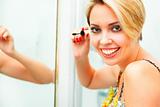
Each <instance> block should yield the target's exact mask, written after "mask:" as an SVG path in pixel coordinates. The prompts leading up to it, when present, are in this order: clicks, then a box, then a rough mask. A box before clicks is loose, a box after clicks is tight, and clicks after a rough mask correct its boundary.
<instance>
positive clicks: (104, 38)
mask: <svg viewBox="0 0 160 107" xmlns="http://www.w3.org/2000/svg"><path fill="white" fill-rule="evenodd" d="M112 42H113V40H112V38H111V37H110V36H109V35H107V34H106V33H105V34H102V36H101V38H100V43H101V44H111V43H112Z"/></svg>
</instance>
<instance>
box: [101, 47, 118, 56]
mask: <svg viewBox="0 0 160 107" xmlns="http://www.w3.org/2000/svg"><path fill="white" fill-rule="evenodd" d="M100 50H101V53H102V55H103V56H104V57H105V58H113V57H115V56H116V55H117V53H118V51H119V50H120V47H116V48H101V49H100Z"/></svg>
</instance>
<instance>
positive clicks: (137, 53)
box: [119, 46, 143, 71]
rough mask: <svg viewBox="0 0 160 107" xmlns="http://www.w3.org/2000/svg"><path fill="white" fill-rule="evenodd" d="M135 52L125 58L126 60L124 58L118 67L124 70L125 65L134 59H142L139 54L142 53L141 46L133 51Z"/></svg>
mask: <svg viewBox="0 0 160 107" xmlns="http://www.w3.org/2000/svg"><path fill="white" fill-rule="evenodd" d="M134 53H135V54H133V55H131V57H129V58H126V59H127V60H125V61H124V62H122V63H121V64H119V66H120V68H121V70H122V71H124V70H125V68H126V66H127V65H128V64H130V63H132V62H134V61H137V60H141V59H143V58H142V57H141V56H142V55H141V54H142V48H141V47H140V46H139V47H138V49H136V51H134Z"/></svg>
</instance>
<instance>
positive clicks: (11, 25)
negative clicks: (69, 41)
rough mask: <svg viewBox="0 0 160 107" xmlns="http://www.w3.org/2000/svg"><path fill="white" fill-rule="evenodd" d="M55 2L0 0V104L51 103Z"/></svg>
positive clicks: (37, 106) (29, 106)
mask: <svg viewBox="0 0 160 107" xmlns="http://www.w3.org/2000/svg"><path fill="white" fill-rule="evenodd" d="M55 4H56V3H55V1H52V0H45V1H39V0H34V1H32V0H14V1H12V0H1V2H0V26H1V27H0V36H1V40H0V48H1V51H0V58H1V62H0V63H1V68H0V70H1V71H0V72H1V74H0V84H1V88H0V94H1V97H0V106H1V107H53V105H54V104H53V103H54V93H53V92H54V87H53V86H54V85H53V80H54V76H53V74H54V72H53V71H54V70H53V69H54V59H55V58H54V53H55V36H54V35H55V13H56V12H55V10H56V9H55V8H54V7H56V6H55ZM12 39H13V41H14V42H13V41H12ZM13 58H15V59H17V60H18V61H16V60H13Z"/></svg>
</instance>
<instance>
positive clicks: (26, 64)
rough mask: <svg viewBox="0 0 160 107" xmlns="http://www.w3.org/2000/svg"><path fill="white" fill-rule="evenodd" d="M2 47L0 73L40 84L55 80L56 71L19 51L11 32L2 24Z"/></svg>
mask: <svg viewBox="0 0 160 107" xmlns="http://www.w3.org/2000/svg"><path fill="white" fill-rule="evenodd" d="M0 49H1V50H0V73H3V74H5V75H8V76H10V77H14V78H17V79H21V80H26V81H30V82H34V83H39V84H47V83H51V82H54V72H53V71H52V70H51V69H50V68H48V67H47V66H45V65H44V64H42V63H40V62H38V61H35V60H32V59H30V58H27V57H26V56H23V55H22V54H20V53H18V52H17V51H16V50H15V48H14V43H13V38H12V36H11V34H10V33H9V31H8V30H7V29H6V28H5V27H2V26H0Z"/></svg>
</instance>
